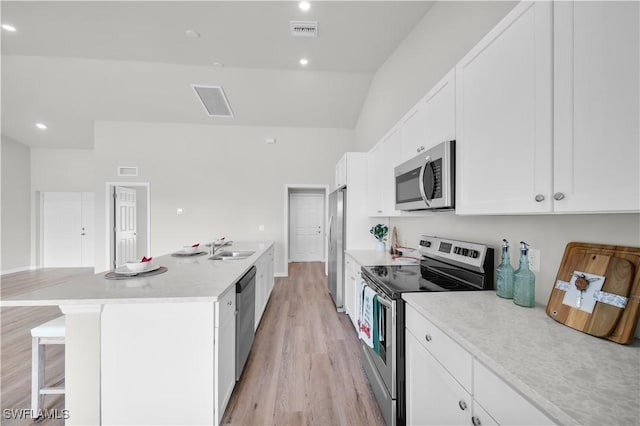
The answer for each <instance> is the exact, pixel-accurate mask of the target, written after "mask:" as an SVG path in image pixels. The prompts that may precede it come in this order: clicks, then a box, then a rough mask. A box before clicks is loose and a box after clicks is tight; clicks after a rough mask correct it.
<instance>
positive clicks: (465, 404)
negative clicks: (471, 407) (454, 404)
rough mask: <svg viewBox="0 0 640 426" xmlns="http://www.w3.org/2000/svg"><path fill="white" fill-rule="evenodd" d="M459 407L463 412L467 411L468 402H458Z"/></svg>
mask: <svg viewBox="0 0 640 426" xmlns="http://www.w3.org/2000/svg"><path fill="white" fill-rule="evenodd" d="M458 406H459V407H460V409H461V410H462V411H464V410H466V409H467V403H466V402H464V401H463V400H460V401H458Z"/></svg>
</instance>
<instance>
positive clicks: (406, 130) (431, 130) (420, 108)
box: [401, 70, 456, 161]
mask: <svg viewBox="0 0 640 426" xmlns="http://www.w3.org/2000/svg"><path fill="white" fill-rule="evenodd" d="M455 113H456V111H455V70H451V71H450V72H449V73H447V75H445V76H444V78H443V79H442V80H440V81H439V82H438V83H436V85H435V86H433V88H432V89H431V90H429V92H428V93H427V94H426V95H425V96H424V97H423V98H422V99H421V100H420V102H418V104H417V105H416V106H415V107H413V108H412V109H411V110H410V111H409V112H408V113H407V114H406V115H405V116H404V117H403V119H402V120H401V124H402V157H401V161H406V160H410V159H411V158H413V157H415V156H416V155H418V154H419V153H420V152H421V151H424V150H425V149H429V148H431V147H433V146H435V145H437V144H439V143H440V142H444V141H448V140H454V139H455V138H456V136H455V135H456V128H455Z"/></svg>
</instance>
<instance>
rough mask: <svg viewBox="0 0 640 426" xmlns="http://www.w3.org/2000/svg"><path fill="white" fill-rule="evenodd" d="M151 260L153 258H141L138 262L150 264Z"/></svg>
mask: <svg viewBox="0 0 640 426" xmlns="http://www.w3.org/2000/svg"><path fill="white" fill-rule="evenodd" d="M151 259H153V257H146V256H142V260H141V261H140V262H151Z"/></svg>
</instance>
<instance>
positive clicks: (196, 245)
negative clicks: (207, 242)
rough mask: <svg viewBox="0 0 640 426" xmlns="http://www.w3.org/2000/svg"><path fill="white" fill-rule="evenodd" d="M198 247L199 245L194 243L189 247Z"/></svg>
mask: <svg viewBox="0 0 640 426" xmlns="http://www.w3.org/2000/svg"><path fill="white" fill-rule="evenodd" d="M199 245H200V243H196V244H194V245H192V246H191V247H198V246H199Z"/></svg>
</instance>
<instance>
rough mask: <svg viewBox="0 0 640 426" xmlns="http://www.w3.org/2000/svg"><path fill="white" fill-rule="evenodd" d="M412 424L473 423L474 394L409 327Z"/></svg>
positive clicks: (408, 381) (409, 418)
mask: <svg viewBox="0 0 640 426" xmlns="http://www.w3.org/2000/svg"><path fill="white" fill-rule="evenodd" d="M405 334H406V360H405V361H406V373H407V379H406V392H407V407H406V409H407V424H408V425H463V424H470V423H471V404H472V401H471V397H470V395H469V393H467V392H466V391H465V390H464V388H463V387H462V386H460V384H459V383H458V382H456V380H455V379H454V378H453V377H452V376H451V375H450V374H449V372H447V370H446V369H445V368H444V367H442V365H440V363H439V362H438V361H437V360H436V359H435V358H434V357H433V356H432V355H431V354H430V353H429V352H428V351H427V350H426V349H425V348H424V347H423V346H422V345H421V344H420V342H419V341H418V340H417V339H416V338H415V337H414V336H413V334H411V332H409V331H408V330H406V332H405Z"/></svg>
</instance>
